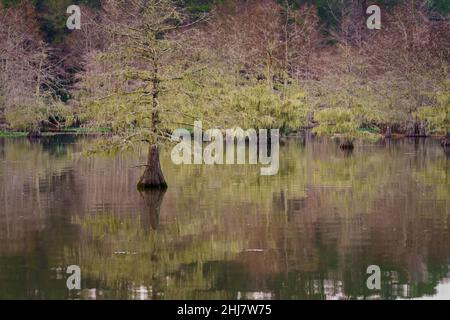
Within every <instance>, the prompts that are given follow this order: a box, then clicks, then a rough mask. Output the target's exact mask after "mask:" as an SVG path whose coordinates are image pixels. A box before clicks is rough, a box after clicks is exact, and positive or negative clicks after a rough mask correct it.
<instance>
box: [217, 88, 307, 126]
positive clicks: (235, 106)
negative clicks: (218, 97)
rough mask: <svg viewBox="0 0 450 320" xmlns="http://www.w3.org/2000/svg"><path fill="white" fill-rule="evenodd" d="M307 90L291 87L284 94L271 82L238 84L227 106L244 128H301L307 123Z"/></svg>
mask: <svg viewBox="0 0 450 320" xmlns="http://www.w3.org/2000/svg"><path fill="white" fill-rule="evenodd" d="M305 97H306V94H305V93H304V92H303V91H301V90H300V89H299V88H294V87H292V88H290V89H289V90H288V91H287V92H285V94H284V97H283V96H282V95H281V94H280V93H279V92H274V91H273V90H272V89H271V88H269V87H268V86H267V85H265V84H264V85H261V84H256V85H254V86H243V87H240V88H239V87H238V88H236V89H235V90H234V91H232V92H230V95H229V97H228V98H227V99H226V101H224V109H225V110H229V112H231V113H232V114H234V115H235V118H236V123H238V124H239V125H240V126H241V127H243V128H255V129H256V128H267V129H271V128H281V129H290V130H298V129H299V128H300V127H301V126H303V125H305V124H306V114H307V107H306V101H305Z"/></svg>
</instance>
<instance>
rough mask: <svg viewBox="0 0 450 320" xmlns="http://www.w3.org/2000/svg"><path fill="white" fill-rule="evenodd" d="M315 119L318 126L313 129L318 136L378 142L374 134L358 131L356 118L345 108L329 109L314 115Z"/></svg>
mask: <svg viewBox="0 0 450 320" xmlns="http://www.w3.org/2000/svg"><path fill="white" fill-rule="evenodd" d="M315 119H316V120H317V121H318V122H319V126H317V127H316V128H314V129H313V131H314V132H315V133H317V134H318V135H320V136H331V137H333V138H343V139H345V140H350V141H352V140H354V139H363V140H372V141H373V140H378V139H379V138H380V136H379V135H378V134H376V133H373V132H369V131H365V130H360V124H359V122H358V121H357V116H356V115H355V113H354V112H352V111H351V110H348V109H345V108H329V109H324V110H321V111H319V112H317V113H316V115H315Z"/></svg>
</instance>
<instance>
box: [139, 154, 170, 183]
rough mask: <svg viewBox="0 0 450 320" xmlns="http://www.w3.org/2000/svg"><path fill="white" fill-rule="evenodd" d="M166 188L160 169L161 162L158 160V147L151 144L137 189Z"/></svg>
mask: <svg viewBox="0 0 450 320" xmlns="http://www.w3.org/2000/svg"><path fill="white" fill-rule="evenodd" d="M166 188H167V183H166V180H165V179H164V175H163V172H162V170H161V163H160V162H159V148H158V146H156V145H151V146H150V150H149V152H148V160H147V166H146V168H145V171H144V174H143V175H142V177H141V180H140V181H139V183H138V189H139V190H145V189H166Z"/></svg>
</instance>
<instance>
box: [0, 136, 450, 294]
mask: <svg viewBox="0 0 450 320" xmlns="http://www.w3.org/2000/svg"><path fill="white" fill-rule="evenodd" d="M87 140H89V139H87V138H80V137H75V136H55V137H47V138H44V139H42V140H40V141H37V142H30V141H28V140H27V139H25V138H23V139H22V138H15V139H0V298H1V299H13V298H15V299H17V298H18V299H26V298H27V299H68V298H70V299H73V298H75V299H77V298H81V299H341V298H385V299H395V298H447V299H450V274H449V264H450V237H449V236H450V231H449V225H450V221H449V218H450V181H449V173H450V158H448V157H447V156H446V155H445V154H444V152H443V150H442V149H441V148H440V146H439V143H438V142H437V141H434V140H431V139H428V140H421V139H419V140H407V139H405V140H398V141H390V142H386V143H385V144H380V145H375V146H374V145H359V146H358V147H357V148H356V149H355V150H354V152H353V153H352V154H346V153H343V152H342V151H341V150H339V148H338V147H337V146H336V144H334V143H333V142H327V141H318V140H306V141H305V140H303V139H294V140H291V141H289V142H288V143H286V144H285V145H284V146H282V147H281V149H280V152H281V155H280V171H279V174H278V175H277V176H273V177H263V176H260V175H259V167H258V166H239V165H231V166H226V165H225V166H195V165H192V166H181V167H180V166H175V165H173V164H172V163H171V162H170V159H169V157H168V156H167V154H164V155H163V159H162V166H163V169H164V172H165V175H166V179H167V181H168V183H169V189H168V190H167V192H165V193H162V192H150V193H139V192H138V191H136V188H135V185H136V182H137V181H138V179H139V176H140V174H141V172H142V167H139V165H141V164H142V163H144V160H145V156H146V155H145V152H144V151H146V150H145V149H143V151H142V152H139V151H137V152H133V153H127V154H122V155H120V156H117V157H106V156H100V155H96V156H94V157H86V156H84V155H83V154H82V151H83V149H84V148H85V145H86V144H87V142H88V141H87ZM69 265H79V266H80V268H81V271H82V290H80V291H71V292H69V291H68V290H67V288H66V278H67V274H66V268H67V266H69ZM369 265H378V266H380V268H381V270H382V271H383V274H382V289H381V290H380V291H370V290H368V289H367V286H366V279H367V276H368V275H367V274H366V269H367V267H368V266H369Z"/></svg>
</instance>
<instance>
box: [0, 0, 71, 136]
mask: <svg viewBox="0 0 450 320" xmlns="http://www.w3.org/2000/svg"><path fill="white" fill-rule="evenodd" d="M51 54H52V52H51V50H50V49H49V47H48V46H47V45H46V43H45V42H44V41H43V39H42V35H41V33H40V31H39V26H38V24H37V18H36V12H35V9H34V7H33V6H32V5H30V4H29V3H26V2H21V3H19V4H18V5H15V6H12V7H8V8H0V69H1V71H2V72H1V73H0V96H1V97H2V98H1V99H0V103H1V109H2V110H3V112H4V116H5V117H6V119H7V121H8V122H9V123H10V124H11V125H12V127H13V128H16V129H21V130H26V131H28V132H30V135H32V136H38V135H39V134H40V127H41V125H42V124H43V123H44V124H51V125H54V126H55V125H57V124H58V122H59V120H58V119H61V118H63V116H62V115H63V114H65V113H66V111H67V109H66V108H64V106H62V105H61V104H60V103H59V102H58V98H56V97H55V95H54V94H53V93H54V89H55V87H57V86H58V80H57V78H56V77H55V66H54V65H52V64H50V56H51Z"/></svg>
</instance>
